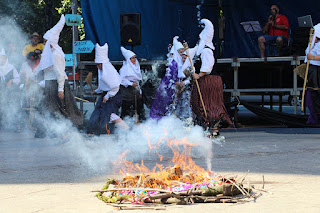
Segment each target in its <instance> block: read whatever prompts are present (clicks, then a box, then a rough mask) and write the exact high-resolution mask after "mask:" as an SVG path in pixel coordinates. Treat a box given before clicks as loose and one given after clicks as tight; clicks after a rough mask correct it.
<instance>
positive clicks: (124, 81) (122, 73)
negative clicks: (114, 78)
mask: <svg viewBox="0 0 320 213" xmlns="http://www.w3.org/2000/svg"><path fill="white" fill-rule="evenodd" d="M119 74H120V77H121V83H120V84H121V85H122V86H124V87H128V86H132V84H133V82H131V81H129V80H128V79H127V78H126V76H125V70H124V67H123V66H122V67H121V69H120V71H119Z"/></svg>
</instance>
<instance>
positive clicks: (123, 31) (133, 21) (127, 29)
mask: <svg viewBox="0 0 320 213" xmlns="http://www.w3.org/2000/svg"><path fill="white" fill-rule="evenodd" d="M120 35H121V45H122V46H136V45H140V44H141V16H140V13H126V14H120Z"/></svg>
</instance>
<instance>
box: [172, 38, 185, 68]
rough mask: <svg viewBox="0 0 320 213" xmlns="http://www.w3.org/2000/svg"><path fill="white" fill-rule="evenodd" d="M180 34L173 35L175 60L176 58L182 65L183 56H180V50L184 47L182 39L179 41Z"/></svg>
mask: <svg viewBox="0 0 320 213" xmlns="http://www.w3.org/2000/svg"><path fill="white" fill-rule="evenodd" d="M178 38H179V36H175V37H173V42H172V43H173V46H172V48H173V49H174V51H173V60H175V61H176V62H177V63H178V66H179V65H181V66H182V57H181V56H180V54H179V52H178V50H179V49H181V48H184V47H183V45H182V44H181V42H180V41H178Z"/></svg>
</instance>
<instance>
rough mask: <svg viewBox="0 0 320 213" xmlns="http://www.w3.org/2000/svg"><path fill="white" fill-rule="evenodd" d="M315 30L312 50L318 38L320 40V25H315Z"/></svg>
mask: <svg viewBox="0 0 320 213" xmlns="http://www.w3.org/2000/svg"><path fill="white" fill-rule="evenodd" d="M313 29H314V35H313V37H312V43H311V49H312V48H313V46H314V43H315V41H316V38H317V37H318V38H320V23H319V24H317V25H315V26H314V27H313Z"/></svg>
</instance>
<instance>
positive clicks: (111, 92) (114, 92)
mask: <svg viewBox="0 0 320 213" xmlns="http://www.w3.org/2000/svg"><path fill="white" fill-rule="evenodd" d="M119 89H120V87H116V88H113V89H112V90H110V91H108V93H107V94H106V95H105V96H104V98H105V99H107V100H109V98H112V97H113V96H115V95H116V94H117V93H118V91H119Z"/></svg>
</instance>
